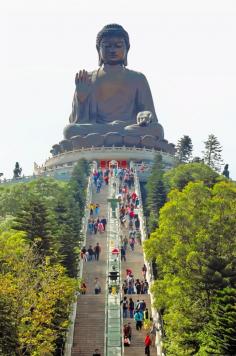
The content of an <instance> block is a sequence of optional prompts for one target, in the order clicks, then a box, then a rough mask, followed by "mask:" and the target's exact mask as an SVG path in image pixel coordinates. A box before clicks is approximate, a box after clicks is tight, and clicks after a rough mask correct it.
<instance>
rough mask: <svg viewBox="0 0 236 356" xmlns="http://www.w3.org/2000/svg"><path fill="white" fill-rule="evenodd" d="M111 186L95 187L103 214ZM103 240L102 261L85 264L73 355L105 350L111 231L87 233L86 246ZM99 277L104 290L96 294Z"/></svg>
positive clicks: (77, 355) (104, 213)
mask: <svg viewBox="0 0 236 356" xmlns="http://www.w3.org/2000/svg"><path fill="white" fill-rule="evenodd" d="M107 198H108V187H107V186H106V187H103V188H102V190H101V192H100V193H96V191H95V189H93V194H92V201H93V202H94V203H98V204H100V209H101V212H100V214H99V217H103V216H105V217H107ZM97 242H99V245H100V246H101V253H100V257H99V261H88V262H84V264H83V280H84V281H85V283H86V285H87V292H86V294H85V295H80V296H79V297H78V302H77V313H76V320H75V328H74V340H73V347H72V353H71V355H72V356H91V355H92V354H93V352H94V350H95V349H96V348H98V349H99V351H100V353H101V355H103V354H104V335H105V287H106V286H105V282H106V268H107V234H106V232H104V233H102V234H99V232H98V233H97V234H96V235H94V234H92V235H89V234H87V236H86V247H87V248H88V246H89V245H92V246H93V247H94V246H95V245H96V243H97ZM95 277H98V279H99V282H100V284H101V289H102V292H101V294H99V295H95V294H94V279H95Z"/></svg>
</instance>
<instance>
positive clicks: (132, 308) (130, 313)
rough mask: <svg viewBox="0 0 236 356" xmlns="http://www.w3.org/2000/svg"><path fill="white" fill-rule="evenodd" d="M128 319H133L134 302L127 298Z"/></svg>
mask: <svg viewBox="0 0 236 356" xmlns="http://www.w3.org/2000/svg"><path fill="white" fill-rule="evenodd" d="M129 317H130V318H131V319H133V317H134V301H133V299H132V298H129Z"/></svg>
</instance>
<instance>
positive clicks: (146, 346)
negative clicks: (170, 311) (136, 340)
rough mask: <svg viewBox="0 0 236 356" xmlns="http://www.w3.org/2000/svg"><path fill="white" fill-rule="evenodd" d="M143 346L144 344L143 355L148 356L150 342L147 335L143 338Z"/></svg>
mask: <svg viewBox="0 0 236 356" xmlns="http://www.w3.org/2000/svg"><path fill="white" fill-rule="evenodd" d="M144 344H145V355H148V356H150V346H151V344H152V341H151V338H150V334H149V333H147V336H146V337H145V340H144Z"/></svg>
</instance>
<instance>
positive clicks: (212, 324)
mask: <svg viewBox="0 0 236 356" xmlns="http://www.w3.org/2000/svg"><path fill="white" fill-rule="evenodd" d="M202 337H203V345H204V346H203V348H204V351H205V352H206V354H208V355H229V356H230V355H232V356H233V355H236V290H235V288H229V287H227V288H224V289H223V290H221V291H218V293H217V296H216V297H215V298H214V299H213V303H212V306H211V314H210V321H209V323H208V324H207V326H206V328H205V330H204V332H203V334H202Z"/></svg>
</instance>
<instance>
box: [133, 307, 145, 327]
mask: <svg viewBox="0 0 236 356" xmlns="http://www.w3.org/2000/svg"><path fill="white" fill-rule="evenodd" d="M134 320H135V321H136V330H140V331H141V330H142V326H143V314H142V313H141V312H140V311H138V310H137V311H136V312H135V313H134Z"/></svg>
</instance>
